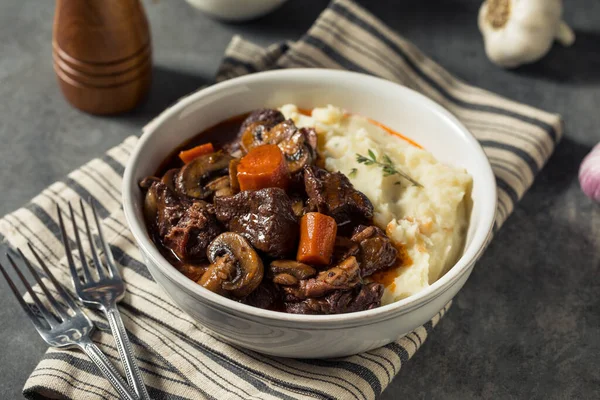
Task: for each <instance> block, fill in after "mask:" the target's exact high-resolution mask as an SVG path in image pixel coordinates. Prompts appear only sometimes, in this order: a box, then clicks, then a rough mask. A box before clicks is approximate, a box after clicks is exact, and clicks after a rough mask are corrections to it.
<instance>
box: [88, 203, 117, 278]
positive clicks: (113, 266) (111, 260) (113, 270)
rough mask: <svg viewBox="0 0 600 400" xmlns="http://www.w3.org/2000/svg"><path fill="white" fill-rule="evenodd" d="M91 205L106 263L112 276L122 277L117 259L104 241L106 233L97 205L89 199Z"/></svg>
mask: <svg viewBox="0 0 600 400" xmlns="http://www.w3.org/2000/svg"><path fill="white" fill-rule="evenodd" d="M88 201H89V203H90V204H91V205H92V213H93V214H94V220H95V221H96V228H97V230H98V237H99V238H100V243H101V244H102V251H103V252H104V257H105V258H106V263H107V264H108V267H109V269H110V272H111V276H113V277H115V276H116V277H120V276H121V274H120V273H119V268H117V264H116V263H115V258H114V257H113V254H112V251H111V250H110V248H109V247H108V244H106V241H105V240H104V233H103V232H102V226H100V220H99V219H98V212H97V211H96V205H95V202H94V199H92V198H91V197H90V198H89V200H88Z"/></svg>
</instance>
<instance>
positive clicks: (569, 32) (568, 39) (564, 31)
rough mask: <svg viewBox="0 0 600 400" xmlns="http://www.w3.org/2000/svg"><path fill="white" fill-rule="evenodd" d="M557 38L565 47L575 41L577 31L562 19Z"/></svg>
mask: <svg viewBox="0 0 600 400" xmlns="http://www.w3.org/2000/svg"><path fill="white" fill-rule="evenodd" d="M556 40H558V42H559V43H560V44H562V45H563V46H565V47H569V46H571V45H572V44H573V43H575V32H573V29H571V27H570V26H569V25H567V24H566V23H565V21H560V24H558V29H557V30H556Z"/></svg>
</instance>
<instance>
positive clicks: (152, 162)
mask: <svg viewBox="0 0 600 400" xmlns="http://www.w3.org/2000/svg"><path fill="white" fill-rule="evenodd" d="M286 103H294V104H297V105H298V106H300V107H302V108H312V107H315V106H323V105H327V104H334V105H336V106H340V107H343V108H345V109H347V110H349V111H351V112H356V113H360V114H362V115H365V116H369V117H370V118H373V119H375V120H377V121H379V122H382V123H383V124H385V125H388V126H391V127H393V128H394V129H397V130H399V131H401V132H402V133H403V134H405V135H407V136H409V137H410V138H412V139H414V140H416V141H417V142H418V143H420V144H421V145H423V146H424V147H425V148H426V149H427V150H429V151H431V152H432V153H433V154H434V155H435V156H436V157H437V158H438V159H440V160H442V161H444V162H447V163H451V164H454V165H458V166H462V167H464V168H466V169H467V170H468V171H469V173H470V174H471V175H472V176H473V191H472V200H473V207H472V212H471V219H470V226H469V230H468V235H467V243H466V246H465V250H464V253H463V255H462V257H461V258H460V259H459V260H458V262H457V263H456V265H455V266H454V267H453V268H452V269H450V270H449V271H448V272H447V273H446V274H445V275H444V276H443V277H441V278H440V279H439V280H438V281H437V282H435V283H434V284H433V285H431V286H430V287H429V288H427V289H425V290H423V291H421V292H419V293H418V294H416V295H414V296H411V297H409V298H406V299H404V300H401V301H398V302H396V303H394V304H390V305H387V306H383V307H379V308H376V309H373V310H368V311H362V312H357V313H350V314H340V315H329V316H324V315H323V316H322V315H318V316H314V315H293V314H285V313H280V312H275V311H269V310H263V309H260V308H255V307H251V306H247V305H244V304H240V303H238V302H235V301H233V300H229V299H227V298H225V297H222V296H219V295H217V294H215V293H212V292H210V291H208V290H206V289H204V288H203V287H201V286H199V285H197V284H196V283H194V282H193V281H191V280H189V279H188V278H186V277H185V276H184V275H182V274H180V273H179V272H178V271H177V270H176V269H175V268H174V267H173V266H171V264H169V262H168V261H167V260H166V259H165V258H164V257H163V256H162V255H161V254H160V252H159V251H158V249H157V248H156V247H155V246H154V244H153V242H152V240H151V239H150V237H149V236H148V233H147V231H146V227H145V224H144V222H143V217H142V193H141V191H140V190H139V188H138V182H139V181H140V180H141V179H142V178H144V177H145V176H148V175H152V174H154V173H155V172H156V169H157V167H158V165H159V164H160V163H161V161H162V160H163V159H164V158H165V157H167V155H168V154H169V153H170V152H171V151H172V150H173V149H174V148H175V147H176V146H178V145H180V144H181V143H182V142H184V141H185V140H187V139H189V138H191V137H192V136H194V135H196V134H198V133H199V132H201V131H203V130H205V129H206V128H208V127H210V126H213V125H215V124H217V123H218V122H221V121H223V120H225V119H227V118H229V117H232V116H235V115H239V114H242V113H245V112H248V111H251V110H253V109H257V108H261V107H277V106H280V105H282V104H286ZM123 205H124V209H125V215H126V218H127V222H128V223H129V227H130V228H131V231H132V232H133V235H134V237H135V240H136V241H137V243H138V245H139V248H140V250H141V253H142V255H143V257H144V260H145V262H146V265H147V266H148V269H149V270H150V272H151V273H152V276H153V277H154V279H155V280H156V281H157V282H158V283H159V284H160V285H161V286H162V287H163V288H164V290H165V291H166V292H167V293H168V294H169V295H170V296H171V297H172V298H173V300H174V301H175V303H177V305H178V306H179V307H181V309H182V310H184V311H185V312H187V313H188V314H189V315H191V316H192V317H194V318H195V319H197V320H198V321H199V322H200V323H202V324H203V325H204V326H206V327H207V328H209V329H211V330H212V331H213V332H215V333H216V334H217V335H218V336H220V337H222V338H223V339H225V340H226V341H228V342H231V343H234V344H237V345H239V346H242V347H245V348H248V349H252V350H256V351H259V352H262V353H267V354H272V355H276V356H284V357H301V358H315V357H318V358H324V357H338V356H345V355H350V354H356V353H359V352H362V351H366V350H369V349H372V348H376V347H379V346H382V345H385V344H387V343H389V342H391V341H393V340H395V339H397V338H398V337H400V336H402V335H404V334H406V333H408V332H410V331H412V330H413V329H415V328H416V327H418V326H420V325H421V324H423V323H425V322H427V321H428V320H429V319H430V318H432V317H433V316H434V315H435V314H436V313H437V312H438V311H439V310H440V309H441V308H442V307H443V306H444V305H445V304H446V303H447V302H448V301H449V300H450V299H452V298H453V297H454V295H456V293H457V292H458V291H459V290H460V288H461V287H462V286H463V285H464V283H465V282H466V280H467V278H468V277H469V275H470V273H471V270H472V269H473V266H474V265H475V262H476V261H477V259H478V258H479V256H480V255H481V253H482V251H483V249H484V248H485V245H486V244H487V241H488V240H489V238H490V234H491V230H492V226H493V222H494V213H495V209H496V186H495V179H494V175H493V173H492V169H491V167H490V165H489V162H488V160H487V158H486V156H485V154H484V152H483V150H482V149H481V147H480V145H479V143H478V142H477V141H476V140H475V138H474V137H473V136H472V135H471V134H470V133H469V132H468V131H467V129H466V128H465V127H464V126H463V125H462V124H461V123H460V122H459V121H458V120H457V119H456V118H455V117H454V116H452V115H451V114H450V113H449V112H448V111H446V110H445V109H443V108H442V107H441V106H439V105H438V104H436V103H434V102H433V101H431V100H430V99H428V98H426V97H424V96H422V95H420V94H418V93H417V92H414V91H412V90H410V89H407V88H405V87H402V86H400V85H397V84H394V83H391V82H389V81H385V80H383V79H379V78H375V77H372V76H368V75H363V74H358V73H353V72H346V71H334V70H320V69H290V70H280V71H270V72H263V73H257V74H252V75H248V76H244V77H241V78H236V79H232V80H230V81H226V82H223V83H219V84H217V85H214V86H211V87H209V88H207V89H204V90H201V91H199V92H197V93H194V94H192V95H190V96H189V97H187V98H184V99H183V100H181V101H180V102H178V103H177V104H175V105H174V106H173V107H171V108H169V109H168V110H166V111H165V112H163V113H162V114H161V115H160V116H159V117H158V118H157V119H156V120H155V121H154V122H153V124H152V126H151V127H150V128H149V129H148V130H147V131H146V132H145V133H144V134H143V135H142V137H141V139H140V141H139V143H138V145H137V148H136V149H135V151H134V152H133V154H132V157H131V159H130V161H129V164H128V165H127V168H126V170H125V175H124V181H123Z"/></svg>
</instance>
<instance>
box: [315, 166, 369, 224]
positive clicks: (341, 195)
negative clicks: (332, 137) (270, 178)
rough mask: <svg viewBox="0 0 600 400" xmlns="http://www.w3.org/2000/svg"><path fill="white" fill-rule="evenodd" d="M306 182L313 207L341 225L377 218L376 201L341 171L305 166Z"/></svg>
mask: <svg viewBox="0 0 600 400" xmlns="http://www.w3.org/2000/svg"><path fill="white" fill-rule="evenodd" d="M304 185H305V189H306V193H307V194H308V207H309V209H310V210H311V211H318V212H320V213H322V214H327V215H330V216H332V217H333V218H334V219H335V221H336V222H337V224H338V226H340V225H344V224H347V223H350V222H367V221H368V220H370V219H371V218H372V217H373V204H371V202H370V201H369V199H368V198H367V196H365V195H364V194H362V193H361V192H359V191H358V190H356V189H354V186H352V183H350V181H349V180H348V178H347V177H346V176H345V175H344V174H342V173H340V172H327V171H325V170H324V169H321V168H318V167H314V166H313V167H307V168H305V169H304Z"/></svg>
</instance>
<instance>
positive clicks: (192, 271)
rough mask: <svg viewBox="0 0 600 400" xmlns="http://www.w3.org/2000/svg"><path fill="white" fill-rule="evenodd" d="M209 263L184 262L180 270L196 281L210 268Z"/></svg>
mask: <svg viewBox="0 0 600 400" xmlns="http://www.w3.org/2000/svg"><path fill="white" fill-rule="evenodd" d="M208 267H209V265H207V264H204V265H196V264H183V265H181V266H179V267H178V268H177V269H179V272H181V273H182V274H183V275H185V276H187V277H188V278H190V279H191V280H193V281H194V282H198V281H199V280H200V278H202V276H203V275H204V273H205V272H206V271H207V270H208Z"/></svg>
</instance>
